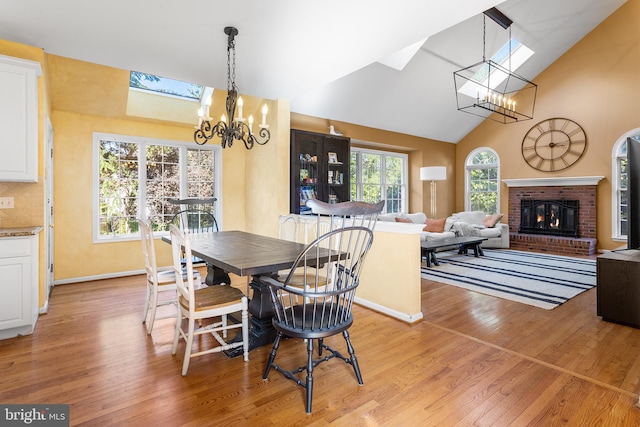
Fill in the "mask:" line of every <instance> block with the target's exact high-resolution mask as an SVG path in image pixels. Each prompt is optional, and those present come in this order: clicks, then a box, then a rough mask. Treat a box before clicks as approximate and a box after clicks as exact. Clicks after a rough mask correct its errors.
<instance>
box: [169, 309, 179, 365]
mask: <svg viewBox="0 0 640 427" xmlns="http://www.w3.org/2000/svg"><path fill="white" fill-rule="evenodd" d="M177 308H178V314H177V315H176V329H175V332H174V333H173V346H172V347H171V354H176V351H177V350H178V341H179V340H180V327H181V326H182V312H181V311H180V307H177Z"/></svg>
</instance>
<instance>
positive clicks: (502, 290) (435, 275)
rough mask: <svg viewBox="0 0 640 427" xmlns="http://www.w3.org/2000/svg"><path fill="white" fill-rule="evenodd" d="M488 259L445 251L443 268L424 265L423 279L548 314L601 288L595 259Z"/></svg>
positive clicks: (492, 255) (498, 254) (516, 254)
mask: <svg viewBox="0 0 640 427" xmlns="http://www.w3.org/2000/svg"><path fill="white" fill-rule="evenodd" d="M484 254H485V256H482V257H478V258H476V257H474V256H473V255H472V254H469V255H459V254H458V253H457V252H439V253H438V254H437V256H438V262H439V263H440V265H439V266H432V267H431V268H426V267H424V266H423V267H422V268H421V270H422V277H423V278H424V279H429V280H433V281H436V282H440V283H445V284H447V285H453V286H457V287H460V288H464V289H468V290H471V291H475V292H480V293H483V294H487V295H493V296H496V297H499V298H504V299H508V300H512V301H517V302H520V303H524V304H528V305H532V306H535V307H539V308H543V309H545V310H552V309H554V308H556V307H558V306H559V305H561V304H564V303H565V302H567V301H569V300H570V299H571V298H573V297H575V296H576V295H578V294H580V293H582V292H584V291H586V290H589V289H591V288H593V287H594V286H596V262H595V260H590V259H581V258H572V257H566V256H558V255H548V254H540V253H534V252H522V251H514V250H508V249H484Z"/></svg>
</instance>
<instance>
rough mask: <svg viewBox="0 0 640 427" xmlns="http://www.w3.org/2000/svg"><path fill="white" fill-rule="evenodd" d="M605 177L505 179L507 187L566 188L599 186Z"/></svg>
mask: <svg viewBox="0 0 640 427" xmlns="http://www.w3.org/2000/svg"><path fill="white" fill-rule="evenodd" d="M603 178H604V176H560V177H554V178H520V179H503V180H502V182H504V183H505V184H507V187H552V186H561V187H566V186H570V185H598V181H600V180H601V179H603Z"/></svg>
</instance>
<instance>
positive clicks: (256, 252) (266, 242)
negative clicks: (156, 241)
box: [162, 231, 305, 357]
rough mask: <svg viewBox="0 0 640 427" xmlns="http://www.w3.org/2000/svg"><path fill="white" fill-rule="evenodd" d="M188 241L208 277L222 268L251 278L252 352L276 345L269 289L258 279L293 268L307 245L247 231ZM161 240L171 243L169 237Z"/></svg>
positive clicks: (236, 351)
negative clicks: (201, 262) (259, 348)
mask: <svg viewBox="0 0 640 427" xmlns="http://www.w3.org/2000/svg"><path fill="white" fill-rule="evenodd" d="M189 237H190V239H189V240H190V244H191V253H192V254H193V255H195V256H197V257H200V258H202V259H203V260H205V261H206V263H207V269H208V270H209V274H211V270H212V269H213V268H220V269H222V270H224V271H228V272H230V273H233V274H236V275H238V276H252V279H251V283H250V284H249V286H250V287H251V289H253V295H252V296H251V300H250V302H249V314H250V315H251V316H250V319H249V325H250V331H249V350H253V349H254V348H257V347H260V346H263V345H265V344H269V343H271V342H273V340H274V338H275V335H276V333H275V330H274V329H273V325H272V324H271V318H272V316H273V305H272V304H271V301H270V298H269V291H268V290H267V285H265V284H264V283H262V282H260V280H259V276H261V275H267V276H272V275H277V272H278V271H279V270H284V269H288V268H291V266H292V265H293V263H294V261H295V260H296V258H297V256H298V254H299V253H300V252H301V251H302V250H303V249H304V248H305V245H304V244H302V243H295V242H290V241H287V240H280V239H275V238H273V237H266V236H261V235H259V234H253V233H247V232H244V231H219V232H217V233H202V234H192V235H190V236H189ZM162 240H163V241H165V242H168V243H171V239H169V238H168V237H163V238H162ZM225 354H227V356H230V357H234V356H238V355H240V354H241V350H239V349H234V350H230V351H225Z"/></svg>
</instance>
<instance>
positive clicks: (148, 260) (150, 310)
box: [138, 219, 201, 334]
mask: <svg viewBox="0 0 640 427" xmlns="http://www.w3.org/2000/svg"><path fill="white" fill-rule="evenodd" d="M138 224H139V226H140V238H141V240H142V254H143V256H144V265H145V270H146V274H147V297H146V299H145V304H144V314H143V316H142V323H145V324H146V327H147V334H151V331H152V330H153V324H154V323H155V321H156V319H157V320H160V319H169V318H171V319H175V317H176V311H175V310H177V297H176V278H175V273H174V271H173V269H165V270H159V269H158V266H157V262H156V248H155V240H154V238H153V231H152V230H151V226H150V225H149V223H148V222H147V221H144V220H142V219H139V220H138ZM169 268H170V267H169ZM193 278H194V281H196V282H198V283H199V282H201V277H200V273H199V272H198V271H197V270H195V271H193ZM161 295H162V298H161ZM168 305H171V306H173V307H174V308H175V310H174V311H173V312H172V313H168V314H164V315H162V316H157V310H158V307H162V306H168Z"/></svg>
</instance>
